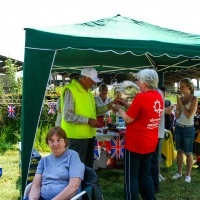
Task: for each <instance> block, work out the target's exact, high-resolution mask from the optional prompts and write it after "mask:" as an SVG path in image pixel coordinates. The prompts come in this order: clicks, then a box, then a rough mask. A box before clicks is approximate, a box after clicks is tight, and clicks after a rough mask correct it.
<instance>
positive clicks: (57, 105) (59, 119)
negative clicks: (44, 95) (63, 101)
mask: <svg viewBox="0 0 200 200" xmlns="http://www.w3.org/2000/svg"><path fill="white" fill-rule="evenodd" d="M56 110H57V117H56V122H55V126H61V119H62V115H61V109H60V97H59V98H58V101H57V103H56Z"/></svg>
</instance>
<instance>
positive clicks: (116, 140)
mask: <svg viewBox="0 0 200 200" xmlns="http://www.w3.org/2000/svg"><path fill="white" fill-rule="evenodd" d="M123 157H124V136H114V137H112V138H111V158H123Z"/></svg>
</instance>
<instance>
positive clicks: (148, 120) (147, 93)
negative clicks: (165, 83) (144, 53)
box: [114, 69, 164, 200]
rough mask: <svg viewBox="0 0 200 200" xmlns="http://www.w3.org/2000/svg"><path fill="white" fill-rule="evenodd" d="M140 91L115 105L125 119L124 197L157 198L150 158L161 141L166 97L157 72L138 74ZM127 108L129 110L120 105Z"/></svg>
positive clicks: (144, 71) (147, 71) (148, 70)
mask: <svg viewBox="0 0 200 200" xmlns="http://www.w3.org/2000/svg"><path fill="white" fill-rule="evenodd" d="M137 84H138V86H139V88H140V93H138V94H136V96H135V98H134V100H133V102H132V104H131V105H130V104H129V103H128V102H126V101H125V100H123V99H119V100H118V101H119V103H120V104H116V105H115V106H114V109H115V110H116V111H119V113H120V115H121V116H122V118H123V119H124V120H125V122H126V135H125V157H124V162H125V166H124V182H125V199H127V200H129V199H138V196H139V192H140V193H141V196H142V198H143V199H156V198H155V195H154V185H153V180H152V176H151V172H150V167H151V159H152V155H153V152H154V151H155V149H156V146H157V143H158V126H159V123H160V119H161V115H162V111H163V106H164V105H163V99H162V96H161V95H160V94H159V92H158V91H157V90H156V88H157V86H158V74H157V72H156V71H155V70H153V69H144V70H141V71H139V72H138V74H137ZM121 105H122V106H124V107H125V108H127V109H128V110H127V112H125V111H124V110H123V108H122V107H121Z"/></svg>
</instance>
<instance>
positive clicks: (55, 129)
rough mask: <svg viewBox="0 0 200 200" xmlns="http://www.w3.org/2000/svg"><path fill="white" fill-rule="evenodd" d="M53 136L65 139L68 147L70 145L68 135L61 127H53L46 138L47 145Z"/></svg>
mask: <svg viewBox="0 0 200 200" xmlns="http://www.w3.org/2000/svg"><path fill="white" fill-rule="evenodd" d="M53 135H57V136H58V137H60V138H63V139H64V141H65V143H66V146H67V145H68V139H67V134H66V133H65V131H64V130H63V129H62V128H61V127H60V126H55V127H52V128H51V129H50V130H49V131H48V133H47V136H46V144H48V141H49V140H50V139H51V138H52V137H53Z"/></svg>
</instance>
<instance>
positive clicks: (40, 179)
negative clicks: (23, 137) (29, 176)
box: [28, 127, 85, 200]
mask: <svg viewBox="0 0 200 200" xmlns="http://www.w3.org/2000/svg"><path fill="white" fill-rule="evenodd" d="M46 143H47V144H48V146H49V148H50V149H51V151H52V153H51V154H50V155H48V156H46V157H44V158H42V159H41V160H40V161H39V164H38V167H37V171H36V174H35V177H34V179H33V183H32V187H31V190H30V193H29V196H28V199H29V200H31V199H32V200H38V199H42V200H49V199H52V200H59V199H71V198H72V197H73V196H74V195H76V194H77V193H79V192H81V181H82V180H83V178H84V171H85V165H84V164H83V163H82V162H81V161H80V158H79V155H78V153H77V152H76V151H73V150H71V149H68V148H67V146H68V141H67V135H66V133H65V131H64V130H63V129H61V128H60V127H53V128H51V129H50V130H49V131H48V133H47V136H46Z"/></svg>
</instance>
